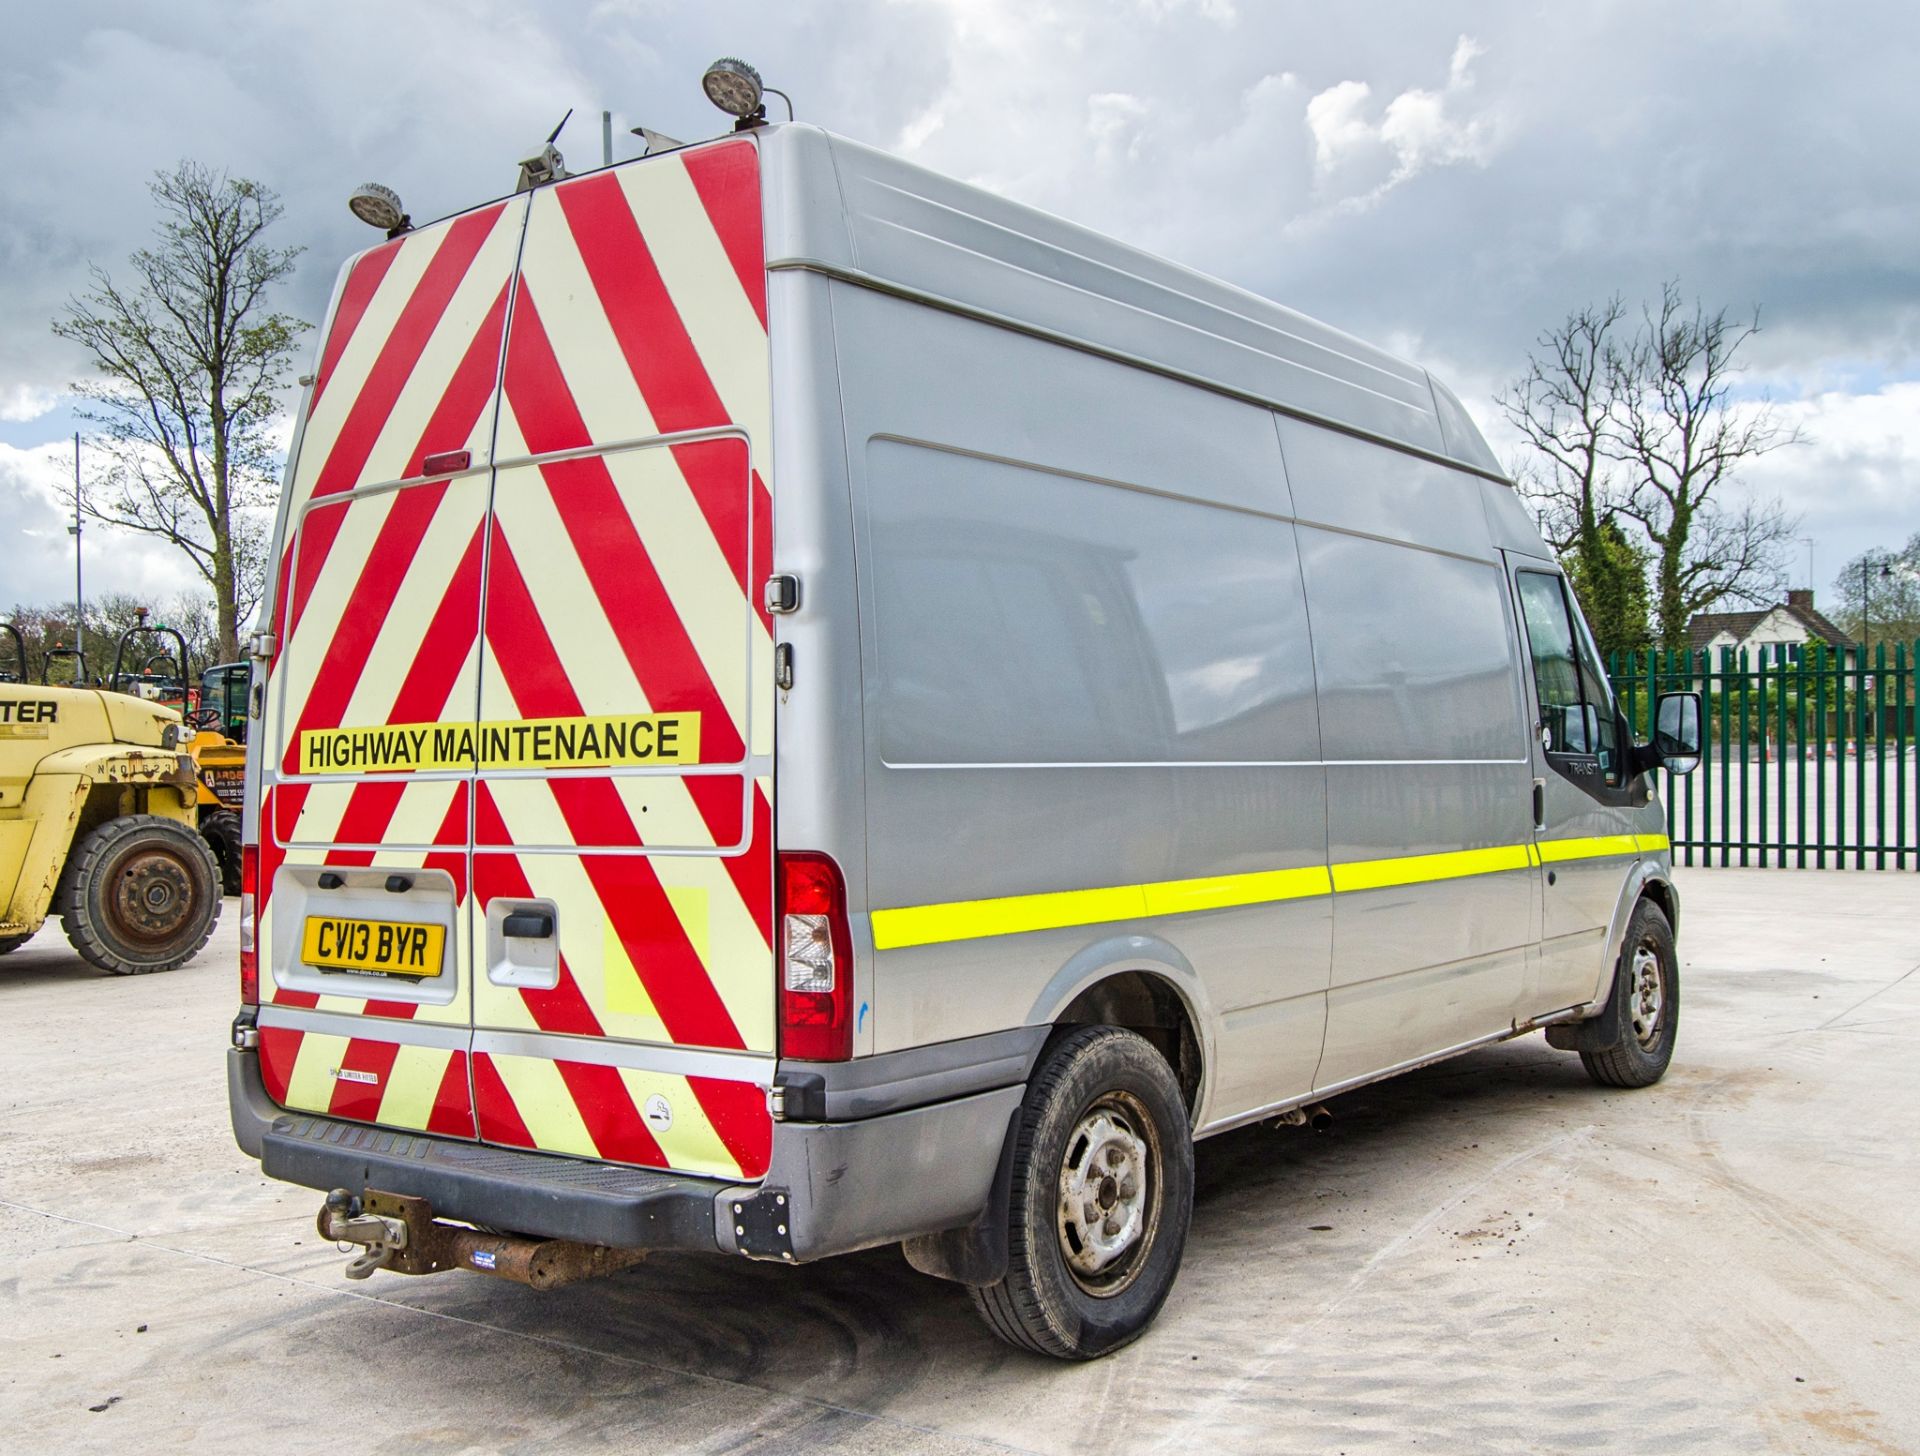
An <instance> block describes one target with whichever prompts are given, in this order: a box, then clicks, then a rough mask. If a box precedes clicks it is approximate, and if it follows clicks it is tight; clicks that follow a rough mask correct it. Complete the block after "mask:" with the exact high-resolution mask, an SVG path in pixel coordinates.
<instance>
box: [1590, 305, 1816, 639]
mask: <svg viewBox="0 0 1920 1456" xmlns="http://www.w3.org/2000/svg"><path fill="white" fill-rule="evenodd" d="M1759 330H1760V316H1759V313H1758V311H1757V310H1756V311H1755V313H1754V315H1753V317H1752V318H1751V319H1750V320H1748V321H1746V322H1744V323H1742V322H1735V321H1733V320H1731V319H1729V318H1728V316H1727V311H1726V310H1725V309H1721V310H1720V311H1718V312H1717V313H1713V314H1709V313H1707V312H1706V310H1705V308H1704V307H1703V306H1702V305H1701V304H1700V303H1698V302H1694V303H1692V304H1690V305H1689V304H1687V303H1686V302H1684V301H1683V300H1682V299H1681V297H1680V291H1679V288H1678V287H1677V285H1675V284H1673V283H1667V284H1664V285H1663V286H1662V287H1661V290H1660V302H1659V304H1658V306H1657V307H1654V308H1649V309H1647V310H1645V312H1644V317H1643V323H1642V326H1641V328H1640V330H1639V332H1638V333H1637V335H1636V336H1635V338H1634V341H1633V346H1632V348H1631V350H1630V351H1628V352H1627V353H1625V354H1623V355H1622V356H1620V357H1619V358H1618V360H1617V361H1616V363H1617V368H1618V369H1619V371H1620V373H1619V377H1618V378H1617V379H1616V380H1615V382H1614V386H1613V397H1614V413H1615V419H1616V424H1615V426H1614V428H1613V430H1612V432H1611V449H1612V450H1613V452H1614V456H1615V458H1616V459H1618V460H1619V461H1620V462H1621V463H1623V464H1624V465H1625V466H1626V467H1627V469H1628V470H1629V471H1630V472H1631V476H1632V485H1631V490H1630V493H1629V495H1628V498H1627V500H1626V501H1625V502H1624V503H1623V504H1622V506H1621V507H1620V509H1621V510H1622V511H1623V512H1624V513H1625V514H1626V515H1628V516H1631V517H1632V518H1633V519H1634V520H1636V521H1638V522H1639V523H1640V527H1641V529H1642V530H1643V531H1645V532H1646V535H1647V539H1648V540H1649V541H1650V542H1651V543H1652V544H1653V558H1654V559H1653V574H1654V593H1653V595H1654V606H1655V611H1656V613H1657V616H1658V619H1659V623H1660V636H1661V639H1662V642H1663V644H1664V645H1665V646H1667V647H1669V648H1677V647H1684V646H1685V645H1686V642H1687V624H1688V621H1689V620H1690V619H1691V618H1692V616H1693V614H1694V613H1695V612H1699V611H1703V610H1705V609H1706V608H1708V607H1710V606H1713V605H1715V604H1716V603H1718V602H1721V601H1724V600H1726V599H1727V598H1729V597H1731V598H1733V599H1734V600H1736V601H1745V602H1752V603H1761V602H1765V601H1768V600H1771V599H1772V598H1773V596H1774V595H1775V594H1776V593H1777V592H1778V590H1779V587H1780V583H1781V580H1782V578H1783V576H1784V574H1785V558H1786V551H1787V549H1788V547H1789V545H1790V543H1791V542H1792V540H1793V537H1794V533H1795V531H1796V530H1797V529H1798V524H1799V523H1798V520H1797V519H1796V518H1795V517H1793V516H1790V515H1789V514H1788V513H1787V512H1786V510H1785V509H1784V508H1783V507H1782V506H1781V504H1780V503H1779V502H1778V501H1771V502H1760V503H1734V502H1729V501H1728V500H1726V499H1725V494H1726V492H1725V487H1726V486H1728V485H1729V484H1731V483H1732V482H1734V481H1735V480H1736V479H1737V478H1738V476H1739V474H1740V471H1741V470H1742V468H1744V467H1745V466H1746V465H1747V464H1748V463H1749V462H1751V461H1753V460H1757V459H1758V458H1760V457H1761V456H1763V455H1765V454H1767V453H1769V452H1770V451H1773V450H1777V449H1779V448H1781V447H1782V446H1784V445H1792V444H1797V443H1798V442H1799V441H1800V438H1801V436H1800V434H1799V432H1798V431H1797V430H1795V429H1793V428H1791V427H1789V426H1787V425H1785V424H1783V423H1782V422H1781V420H1780V418H1779V417H1778V415H1777V414H1776V413H1775V412H1774V410H1773V407H1772V406H1771V405H1770V404H1768V403H1767V402H1766V401H1764V400H1762V401H1760V402H1757V403H1746V402H1740V401H1736V400H1735V399H1734V397H1733V387H1734V383H1735V381H1736V379H1737V378H1738V376H1739V373H1740V365H1739V363H1738V362H1737V361H1738V356H1739V353H1740V350H1741V348H1742V346H1743V345H1745V344H1746V342H1747V341H1748V340H1749V339H1751V338H1753V336H1754V335H1755V334H1757V333H1758V332H1759Z"/></svg>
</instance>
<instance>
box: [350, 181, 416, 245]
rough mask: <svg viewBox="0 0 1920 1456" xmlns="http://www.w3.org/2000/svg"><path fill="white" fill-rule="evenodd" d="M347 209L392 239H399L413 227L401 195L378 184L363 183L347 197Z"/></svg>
mask: <svg viewBox="0 0 1920 1456" xmlns="http://www.w3.org/2000/svg"><path fill="white" fill-rule="evenodd" d="M347 207H348V208H349V209H350V210H351V211H352V213H353V215H354V216H355V217H357V218H359V219H360V221H362V222H363V223H365V224H367V226H368V227H377V228H379V229H380V230H381V231H382V232H384V233H385V234H386V235H387V236H388V237H390V238H397V237H399V236H400V234H402V233H403V232H405V231H406V230H407V229H408V228H410V227H412V226H413V219H411V218H410V217H408V216H407V210H406V208H405V207H403V206H401V204H400V194H399V193H398V192H395V191H394V190H393V189H392V188H391V187H382V186H381V185H380V184H379V183H378V182H363V183H361V184H360V186H358V187H356V188H354V189H353V191H352V192H351V193H350V194H348V197H347Z"/></svg>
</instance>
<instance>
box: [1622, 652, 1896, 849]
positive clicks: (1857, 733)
mask: <svg viewBox="0 0 1920 1456" xmlns="http://www.w3.org/2000/svg"><path fill="white" fill-rule="evenodd" d="M1917 662H1920V643H1906V642H1896V643H1885V642H1876V643H1874V644H1873V645H1872V647H1871V648H1862V647H1848V648H1845V649H1835V648H1831V647H1828V646H1826V645H1825V644H1814V643H1809V644H1807V645H1806V646H1804V647H1802V646H1774V647H1763V648H1759V649H1755V650H1742V651H1739V652H1735V651H1734V650H1732V649H1731V648H1722V649H1721V650H1720V651H1718V652H1713V651H1697V652H1695V651H1684V652H1634V653H1615V654H1614V655H1613V656H1612V657H1611V658H1609V659H1608V664H1607V666H1608V670H1609V672H1610V674H1611V676H1612V678H1613V688H1614V692H1615V694H1616V695H1617V696H1618V698H1619V700H1620V706H1621V708H1622V710H1623V711H1624V712H1625V713H1626V715H1627V721H1628V722H1629V723H1631V724H1632V725H1633V729H1634V732H1635V733H1636V734H1637V735H1639V736H1641V737H1645V736H1646V734H1647V731H1648V727H1649V725H1648V721H1647V719H1648V714H1649V712H1650V711H1651V704H1652V701H1653V699H1654V697H1655V696H1657V695H1658V694H1660V693H1670V692H1689V691H1691V692H1697V693H1699V694H1700V695H1701V706H1702V708H1703V709H1704V710H1705V712H1704V719H1703V727H1704V729H1705V740H1706V741H1705V742H1704V744H1703V745H1702V748H1703V750H1704V751H1703V753H1702V756H1701V760H1700V767H1699V769H1698V770H1697V771H1695V772H1694V773H1693V774H1692V775H1690V776H1688V777H1686V778H1676V777H1675V776H1674V775H1672V774H1669V773H1666V772H1664V771H1662V772H1661V773H1660V775H1659V779H1660V784H1659V787H1660V795H1661V801H1662V802H1663V803H1664V804H1665V805H1666V810H1667V826H1668V832H1669V834H1670V835H1671V837H1672V839H1673V853H1674V858H1675V860H1676V861H1677V862H1678V863H1681V864H1689V865H1691V864H1701V865H1754V866H1779V867H1790V868H1795V869H1806V868H1813V869H1827V868H1836V869H1861V870H1864V869H1876V870H1884V869H1902V870H1904V869H1909V868H1911V869H1916V870H1920V773H1916V771H1915V764H1914V741H1915V740H1914V728H1915V723H1914V707H1915V704H1914V699H1915V682H1914V677H1915V668H1916V663H1917Z"/></svg>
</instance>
